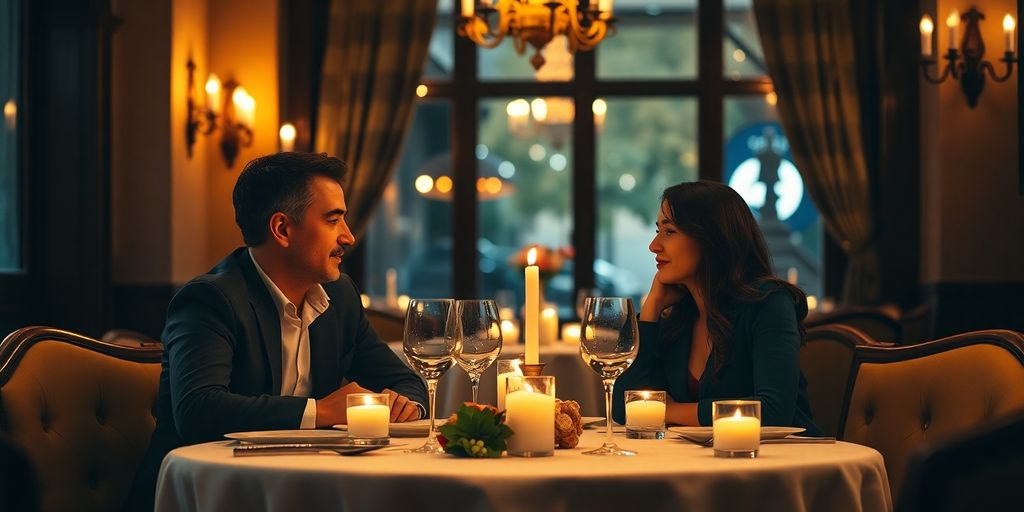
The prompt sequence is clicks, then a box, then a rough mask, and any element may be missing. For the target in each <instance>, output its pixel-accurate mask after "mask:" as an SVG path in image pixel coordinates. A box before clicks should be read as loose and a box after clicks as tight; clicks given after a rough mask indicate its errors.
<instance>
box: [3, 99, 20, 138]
mask: <svg viewBox="0 0 1024 512" xmlns="http://www.w3.org/2000/svg"><path fill="white" fill-rule="evenodd" d="M17 122H18V104H17V103H15V102H14V98H11V99H9V100H7V102H6V103H4V126H6V127H7V131H9V132H12V133H13V132H14V129H15V128H16V127H17Z"/></svg>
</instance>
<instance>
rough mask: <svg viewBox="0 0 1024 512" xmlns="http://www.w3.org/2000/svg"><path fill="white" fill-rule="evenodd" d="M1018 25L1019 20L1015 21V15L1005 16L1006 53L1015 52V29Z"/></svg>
mask: <svg viewBox="0 0 1024 512" xmlns="http://www.w3.org/2000/svg"><path fill="white" fill-rule="evenodd" d="M1016 27H1017V22H1016V21H1014V19H1013V16H1010V15H1009V14H1007V15H1006V16H1003V35H1004V36H1005V37H1006V53H1013V47H1014V41H1013V29H1014V28H1016Z"/></svg>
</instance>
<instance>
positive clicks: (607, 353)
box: [580, 297, 640, 455]
mask: <svg viewBox="0 0 1024 512" xmlns="http://www.w3.org/2000/svg"><path fill="white" fill-rule="evenodd" d="M582 320H583V321H582V323H581V324H580V355H581V356H582V357H583V361H584V362H586V363H587V366H590V369H592V370H594V371H595V372H597V374H598V375H600V376H601V381H602V382H603V383H604V413H605V423H606V425H607V427H608V431H607V433H606V437H605V442H604V445H602V446H601V447H600V448H598V449H596V450H590V451H588V452H583V454H584V455H636V452H634V451H630V450H623V449H622V448H619V447H618V446H616V444H615V443H614V442H612V390H613V389H614V388H615V379H617V378H618V377H619V376H620V375H622V373H623V372H625V371H626V369H627V368H629V365H631V364H633V359H635V358H636V353H637V350H638V349H639V347H640V343H639V334H638V332H637V325H636V314H635V313H634V312H633V300H632V299H628V298H624V297H590V298H588V299H587V300H586V304H585V305H584V308H583V319H582Z"/></svg>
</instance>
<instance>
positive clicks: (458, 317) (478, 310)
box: [447, 300, 501, 403]
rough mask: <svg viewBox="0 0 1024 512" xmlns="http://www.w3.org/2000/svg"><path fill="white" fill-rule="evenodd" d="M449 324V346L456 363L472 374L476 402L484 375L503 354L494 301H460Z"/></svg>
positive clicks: (470, 377)
mask: <svg viewBox="0 0 1024 512" xmlns="http://www.w3.org/2000/svg"><path fill="white" fill-rule="evenodd" d="M452 318H453V319H454V320H453V321H451V322H449V323H448V330H449V335H448V336H447V338H448V346H449V348H450V349H451V354H452V357H454V358H455V362H456V363H459V366H461V367H462V369H463V370H466V373H467V374H468V375H469V382H470V384H472V385H473V403H476V399H477V391H478V390H479V388H480V376H481V375H483V373H484V371H485V370H487V368H488V367H490V366H491V365H492V364H494V360H495V359H497V358H498V352H501V323H500V322H499V320H498V307H497V306H496V305H495V304H494V301H493V300H457V301H455V310H454V313H453V315H452Z"/></svg>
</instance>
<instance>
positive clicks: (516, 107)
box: [505, 98, 530, 133]
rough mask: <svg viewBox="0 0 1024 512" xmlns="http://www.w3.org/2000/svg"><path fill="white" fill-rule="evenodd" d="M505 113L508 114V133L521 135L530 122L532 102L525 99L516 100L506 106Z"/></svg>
mask: <svg viewBox="0 0 1024 512" xmlns="http://www.w3.org/2000/svg"><path fill="white" fill-rule="evenodd" d="M505 113H506V114H508V131H509V132H511V133H519V132H521V131H522V130H523V129H525V128H526V124H527V122H528V121H529V120H530V102H528V101H526V100H525V99H523V98H518V99H514V100H512V101H510V102H508V105H507V106H505Z"/></svg>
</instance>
